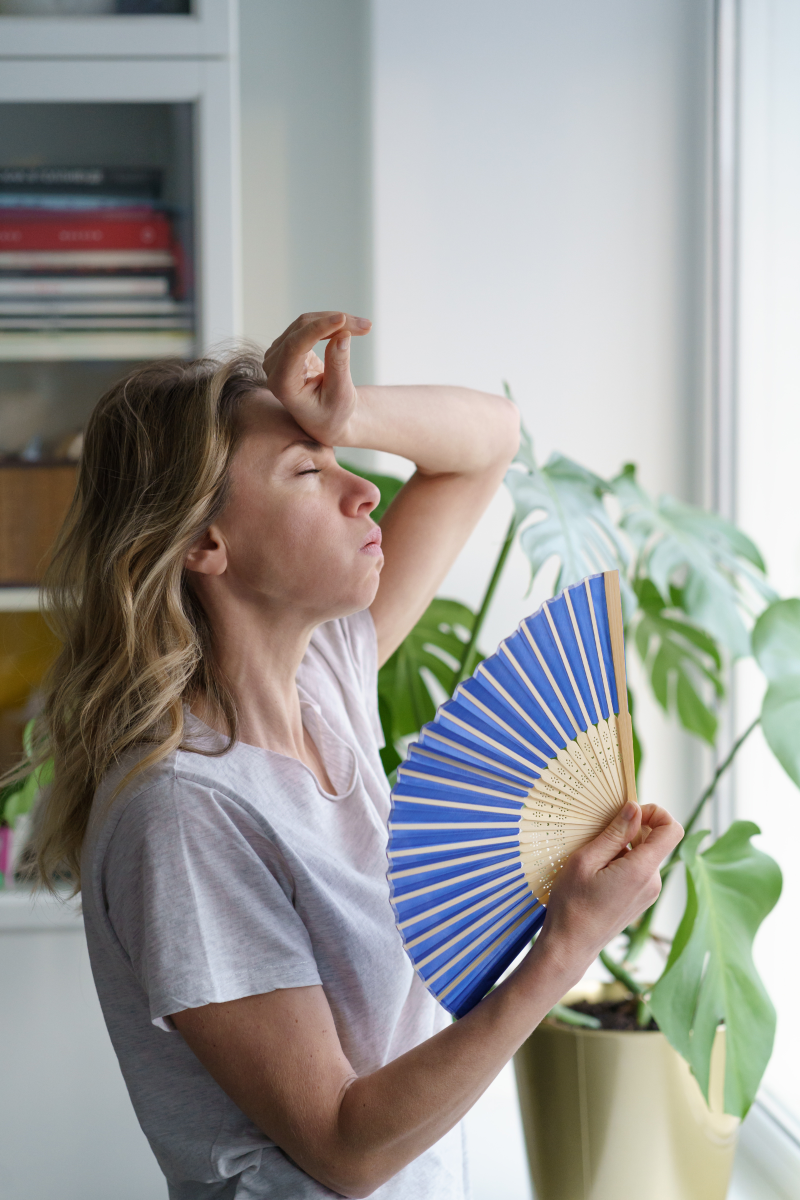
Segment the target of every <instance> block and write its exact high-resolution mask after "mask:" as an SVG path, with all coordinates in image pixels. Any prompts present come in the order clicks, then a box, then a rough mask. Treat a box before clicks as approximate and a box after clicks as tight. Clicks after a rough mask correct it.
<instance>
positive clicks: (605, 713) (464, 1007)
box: [388, 571, 636, 1017]
mask: <svg viewBox="0 0 800 1200" xmlns="http://www.w3.org/2000/svg"><path fill="white" fill-rule="evenodd" d="M628 798H631V799H634V800H635V799H636V785H635V780H634V771H633V738H632V732H631V722H630V715H629V713H628V703H627V687H626V683H625V653H624V644H623V637H622V610H621V607H620V592H619V574H618V572H617V571H607V572H606V573H605V574H603V575H592V576H590V577H589V578H588V579H584V580H582V581H581V582H580V583H577V584H575V585H574V586H573V587H569V588H565V589H564V591H563V592H561V593H560V595H558V596H557V597H556V598H555V599H553V600H549V601H548V602H547V603H546V604H543V605H542V607H541V608H540V609H539V610H538V612H536V613H534V615H533V616H532V617H528V618H527V619H526V620H524V621H523V622H522V624H521V625H520V627H519V629H518V630H517V631H516V633H513V634H512V635H511V637H509V638H506V640H505V641H503V642H501V643H500V646H499V647H498V649H497V651H496V653H495V654H493V655H491V657H489V658H487V659H485V660H484V661H483V662H482V663H481V664H480V666H479V667H478V668H477V670H476V671H475V673H474V675H473V676H472V678H471V679H467V680H465V682H464V683H462V684H459V686H458V688H457V689H456V692H455V695H454V696H453V698H452V699H451V700H448V701H446V703H444V704H442V705H441V707H440V708H439V711H438V712H437V714H436V717H435V719H434V720H433V721H431V722H430V723H429V724H428V725H425V726H424V728H423V729H422V730H421V732H420V735H419V741H417V742H415V743H414V744H413V745H412V746H410V747H409V750H408V757H407V758H406V760H405V762H404V763H403V764H402V766H401V767H399V768H398V771H397V783H396V786H395V788H394V790H393V792H392V811H391V816H390V821H389V848H388V854H389V874H388V878H389V885H390V889H391V898H392V905H393V907H394V911H395V915H396V917H397V927H398V929H399V930H400V934H401V936H402V938H403V944H404V946H405V948H406V951H407V952H408V955H409V957H410V958H411V961H412V963H413V964H414V969H415V970H416V972H417V974H418V975H420V976H421V978H422V979H423V981H424V982H425V984H426V986H427V987H428V989H429V990H430V991H431V992H432V993H433V995H434V996H435V997H436V999H437V1000H438V1001H439V1002H440V1003H441V1004H442V1005H443V1006H444V1007H445V1008H446V1009H447V1011H448V1012H450V1013H453V1014H454V1015H455V1016H457V1017H460V1016H463V1015H464V1013H466V1012H468V1011H469V1010H470V1009H471V1008H472V1007H473V1006H474V1005H475V1004H477V1003H478V1001H479V1000H480V999H482V997H483V996H485V995H486V993H487V992H488V991H489V989H490V988H491V987H492V985H493V984H494V983H495V982H496V981H497V979H498V978H499V977H500V975H501V974H502V973H503V971H504V970H505V969H506V967H507V966H508V965H509V964H510V963H511V962H512V961H513V960H514V958H516V956H517V954H519V952H520V951H521V950H522V948H523V947H524V945H525V944H526V942H529V941H530V940H531V938H532V936H533V934H534V933H535V932H536V931H537V929H539V927H540V926H541V924H542V922H543V921H544V917H545V904H546V903H547V900H548V898H549V895H550V889H551V887H552V885H553V883H554V881H555V878H556V876H557V874H558V872H559V870H560V869H561V868H562V867H563V866H564V863H565V862H566V861H567V859H568V858H569V856H570V854H572V853H573V851H575V850H577V849H578V848H579V847H580V846H584V845H585V844H586V843H587V842H589V841H591V839H592V838H594V837H596V835H597V834H598V833H599V832H600V831H601V830H602V829H604V828H605V826H606V825H607V824H608V822H609V821H610V820H611V818H612V817H613V816H614V814H615V813H616V812H617V811H618V810H619V809H620V808H621V807H622V805H623V804H624V803H625V801H626V800H627V799H628Z"/></svg>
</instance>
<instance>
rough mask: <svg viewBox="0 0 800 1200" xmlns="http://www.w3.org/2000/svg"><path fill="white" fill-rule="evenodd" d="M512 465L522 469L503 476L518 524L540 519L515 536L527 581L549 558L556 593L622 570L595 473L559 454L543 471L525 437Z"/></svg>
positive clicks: (620, 549)
mask: <svg viewBox="0 0 800 1200" xmlns="http://www.w3.org/2000/svg"><path fill="white" fill-rule="evenodd" d="M516 461H517V462H518V463H520V464H521V465H523V466H524V467H525V468H526V470H524V471H519V470H516V469H515V468H514V467H512V468H511V470H510V471H509V472H508V474H507V475H506V486H507V487H508V490H509V491H510V492H511V496H512V499H513V501H514V508H515V512H516V517H517V522H518V524H521V523H522V522H523V521H526V520H527V519H528V517H531V516H537V517H539V519H538V520H536V521H534V522H533V523H532V524H530V525H527V526H526V528H525V529H523V531H522V534H521V535H520V545H521V546H522V549H523V550H524V551H525V553H526V555H527V556H528V558H529V560H530V564H531V581H532V582H533V581H534V580H535V579H536V576H537V575H538V573H539V571H540V570H541V569H542V567H543V566H544V564H545V563H546V562H547V561H548V560H549V559H551V558H554V557H555V558H557V559H558V560H559V568H558V577H557V579H556V583H555V590H556V591H559V590H560V589H561V588H563V587H568V586H569V585H570V584H572V583H576V582H577V581H578V580H579V579H583V578H584V576H586V575H594V574H595V573H596V572H598V571H605V570H610V569H613V568H614V567H620V568H622V569H624V568H625V566H626V563H627V555H626V551H625V547H624V545H623V543H622V540H621V539H620V537H619V535H618V533H617V531H616V529H615V527H614V524H613V522H612V520H611V519H610V517H609V515H608V513H607V512H606V510H605V507H604V505H603V495H604V494H605V493H606V492H607V491H608V485H607V484H606V483H604V481H603V480H602V479H601V478H600V476H599V475H595V474H593V472H591V471H587V470H586V468H585V467H581V466H579V465H578V463H575V462H572V460H571V459H569V458H565V457H564V456H563V455H562V454H553V455H551V456H550V458H549V459H548V461H547V462H546V463H545V465H544V466H543V467H537V466H536V463H535V462H534V459H533V451H532V449H531V445H530V439H529V438H528V437H527V435H526V436H525V439H524V440H523V443H522V446H521V449H520V453H519V454H518V456H517V459H516ZM624 586H625V585H624V579H623V587H624Z"/></svg>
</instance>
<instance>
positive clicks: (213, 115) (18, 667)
mask: <svg viewBox="0 0 800 1200" xmlns="http://www.w3.org/2000/svg"><path fill="white" fill-rule="evenodd" d="M132 7H136V0H0V47H2V49H1V50H0V55H2V60H3V61H2V71H0V495H3V496H4V497H5V496H7V495H8V494H9V491H8V489H9V487H10V486H11V482H12V481H10V476H11V475H13V474H14V471H13V470H12V471H11V472H9V471H8V470H6V468H8V467H12V468H17V470H16V474H17V476H20V477H21V476H22V475H24V474H25V472H22V471H20V470H19V469H18V468H19V467H21V466H24V465H27V464H30V463H31V462H33V465H35V466H40V467H41V468H42V470H41V471H40V472H39V473H38V475H39V477H41V478H42V479H45V477H46V476H47V472H48V470H49V468H50V466H51V465H52V466H53V467H55V468H63V466H64V465H65V463H66V462H67V459H66V458H64V457H63V456H64V455H65V454H66V455H71V457H72V458H73V459H74V454H72V451H71V450H69V449H67V447H69V446H72V447H73V448H74V446H75V445H76V444H77V443H76V441H75V439H76V437H77V435H78V434H79V431H80V430H81V428H82V427H83V425H84V424H85V421H86V419H87V418H88V415H89V413H90V412H91V409H92V408H93V407H94V404H95V403H96V401H97V400H98V399H99V397H100V396H101V395H102V394H103V392H104V391H106V389H107V388H108V387H109V386H111V384H112V383H113V382H114V381H115V380H117V379H119V378H120V377H121V376H122V375H124V374H125V373H126V372H127V371H128V370H130V369H131V368H132V367H133V366H135V365H136V363H138V362H143V361H148V360H151V359H154V358H157V357H162V356H170V357H171V356H178V357H194V356H195V355H196V354H200V353H203V352H204V351H205V350H207V349H210V348H212V347H215V346H218V345H221V344H224V343H226V342H227V341H229V340H230V339H232V338H235V337H236V336H238V335H239V333H240V291H241V288H240V259H241V254H240V244H239V223H240V199H239V158H238V155H239V149H238V147H239V133H238V65H237V54H236V45H237V42H236V38H237V23H236V17H237V4H236V0H187V2H186V3H184V4H181V3H180V0H174V2H173V3H171V4H170V3H164V4H162V6H161V7H163V8H170V7H171V8H172V9H173V10H175V9H180V8H185V9H186V10H187V11H185V12H175V11H173V12H172V13H167V14H163V15H132V14H131V13H130V12H124V11H122V12H120V11H115V10H124V9H126V8H127V9H129V10H130V9H131V8H132ZM140 7H143V5H141V4H140ZM151 7H152V4H151ZM156 7H157V5H156ZM70 8H71V9H72V14H73V15H68V14H67V10H68V9H70ZM48 10H49V11H48ZM91 10H94V11H91ZM55 11H58V12H59V15H54V12H55ZM76 168H82V169H89V168H91V169H97V170H99V171H100V172H103V171H105V172H106V175H105V176H104V178H103V180H101V181H100V182H99V183H97V185H96V187H95V185H93V184H92V183H91V180H89V181H88V182H87V179H86V178H84V179H83V181H82V182H80V181H79V182H78V183H75V181H74V179H73V180H72V182H70V179H68V178H67V176H68V175H69V172H70V171H71V170H72V171H74V169H76ZM7 170H15V171H17V172H20V174H19V179H18V181H17V182H14V179H13V178H12V179H11V182H9V178H11V177H8V178H6V177H4V175H3V172H4V171H7ZM26 172H27V174H26ZM54 172H56V173H57V172H61V173H62V174H61V175H60V176H58V180H57V186H56V185H55V184H52V180H53V178H55V176H54V174H53V173H54ZM64 172H66V173H67V175H64V174H63V173H64ZM114 172H116V173H117V175H119V173H120V172H122V173H123V174H124V173H125V172H128V176H127V178H128V180H129V181H130V179H134V181H135V180H137V179H138V184H137V187H138V190H136V188H134V189H133V191H132V192H131V194H130V196H128V195H127V194H126V193H125V191H124V188H122V187H121V185H120V186H119V187H117V186H116V184H115V182H114V180H115V179H117V183H118V182H119V180H118V178H117V176H115V175H114ZM131 172H133V174H132V175H131V174H130V173H131ZM37 173H38V174H37ZM137 173H138V174H137ZM148 173H149V174H148ZM45 176H46V177H47V178H45ZM15 178H16V177H15ZM48 179H49V180H50V183H48V182H47V180H48ZM65 179H66V183H65V182H64V181H65ZM148 179H149V180H150V181H151V183H152V187H151V190H150V192H148V190H147V188H148V186H150V185H149V184H148V182H147V181H148ZM12 185H13V186H12ZM92 187H94V188H95V190H94V191H92ZM115 187H116V192H115ZM48 188H49V191H48ZM37 189H38V192H37ZM17 193H19V196H21V197H22V200H23V203H22V204H21V205H20V204H19V203H18V198H19V197H18V194H17ZM34 193H36V194H37V195H38V196H39V197H40V199H39V200H37V201H36V203H34V202H33V201H32V200H31V196H32V195H33V194H34ZM68 193H69V196H68ZM112 193H114V196H116V197H117V198H116V199H113V197H112V199H113V203H112V202H111V200H110V199H109V197H110V196H111V194H112ZM42 196H44V197H46V199H45V200H42V199H41V197H42ZM76 196H77V197H78V198H77V199H76V198H75V197H76ZM97 196H100V197H101V198H102V204H100V202H99V201H98V202H97V203H95V202H94V201H93V202H92V203H89V199H87V197H89V198H91V197H97ZM119 196H123V198H124V201H125V202H124V203H123V202H122V200H120V199H119ZM54 197H55V198H56V199H54ZM69 197H71V199H69ZM67 201H68V202H67ZM129 201H130V203H129ZM103 204H104V205H106V208H104V209H103V211H102V212H101V211H100V209H101V208H103ZM37 205H38V209H37ZM48 206H49V207H48ZM34 210H36V211H34ZM112 210H113V211H112ZM43 214H44V215H43ZM115 222H116V223H115ZM125 223H127V224H125ZM123 225H125V228H123ZM112 227H113V228H112ZM109 231H111V233H112V234H113V238H116V241H114V240H113V238H112V241H111V243H108V241H107V236H106V235H107V234H109ZM48 238H50V241H48ZM126 238H127V239H128V240H127V241H126V240H125V239H126ZM131 238H134V239H135V238H138V239H139V240H138V241H133V242H132V241H131V240H130V239H131ZM103 239H106V240H103ZM109 245H110V249H109ZM134 246H135V248H136V249H135V252H134V260H131V259H130V258H129V259H128V260H125V255H126V254H127V255H130V253H131V248H132V247H134ZM67 251H68V252H69V253H70V254H72V258H71V259H69V260H68V259H67V258H66V257H65V252H67ZM28 252H30V254H32V255H33V258H31V259H25V258H24V255H25V254H26V253H28ZM15 254H16V255H17V257H14V255H15ZM48 254H49V255H51V258H49V259H48V258H47V257H46V256H47V255H48ZM102 254H105V255H106V258H105V259H103V258H102ZM148 254H149V255H150V258H149V259H148V258H147V255H148ZM9 255H11V257H10V258H9V257H8V256H9ZM86 255H88V256H89V257H85V256H86ZM98 255H100V256H101V257H98ZM109 255H110V256H111V257H109ZM120 255H122V258H121V257H120ZM4 256H5V257H4ZM36 256H38V258H37V257H36ZM43 256H44V257H43ZM81 256H84V257H81ZM114 256H116V257H114ZM28 475H29V476H30V479H31V486H32V487H34V481H35V478H36V477H37V472H35V471H31V472H28ZM45 484H46V487H45V490H46V491H47V490H48V489H49V491H48V495H49V496H50V499H49V500H45V499H42V496H41V495H39V494H38V493H36V494H35V491H34V492H31V503H30V505H28V504H27V503H26V499H25V495H24V494H23V495H22V498H21V499H19V497H18V496H17V499H15V505H16V509H15V512H18V513H19V514H20V516H19V521H20V522H25V521H28V522H31V523H32V526H31V538H30V541H31V543H33V542H36V535H37V532H38V534H39V535H41V533H42V530H43V529H44V525H41V524H40V525H38V526H37V525H36V523H37V522H42V521H44V522H50V521H51V520H52V519H53V499H52V496H53V494H54V493H53V484H52V480H51V481H50V482H48V481H47V480H46V479H45ZM15 486H16V485H15ZM37 486H38V485H37ZM60 486H62V491H63V483H62V485H60ZM4 489H5V490H4ZM34 501H35V502H34ZM59 504H61V505H62V506H65V501H64V499H63V497H62V499H61V500H59ZM4 507H5V510H6V515H5V518H3V514H2V513H0V542H3V543H4V544H3V545H0V568H2V566H3V563H5V564H6V565H5V567H4V568H3V570H4V571H5V573H4V574H3V572H2V570H0V575H2V578H0V760H2V761H0V766H3V765H5V764H7V762H8V757H9V754H10V753H11V751H12V748H13V746H14V745H16V743H17V741H18V739H19V736H20V731H21V728H22V725H23V724H24V722H25V720H27V719H28V717H29V716H30V715H31V714H30V708H31V703H32V702H33V701H32V700H31V699H30V696H29V698H28V699H25V698H24V697H22V695H21V692H20V688H19V686H18V683H19V680H20V678H21V677H22V676H25V677H26V678H28V676H29V679H28V682H29V684H30V693H31V695H32V694H33V693H34V692H35V688H36V686H37V684H38V681H39V679H40V678H41V671H42V663H43V662H44V659H45V658H46V655H47V654H48V653H52V650H51V646H52V643H51V642H50V641H48V640H47V639H48V638H50V637H51V636H52V635H50V634H49V633H48V631H47V630H46V628H45V625H44V621H43V619H42V617H41V615H40V613H39V590H38V586H37V583H38V577H39V570H38V567H34V568H32V567H31V565H30V564H31V562H33V561H34V560H35V561H36V562H37V563H38V562H40V561H42V559H40V550H41V547H39V546H38V543H37V549H36V551H35V553H33V552H31V553H29V554H28V563H27V565H26V566H25V569H24V570H22V568H18V569H16V570H15V568H14V557H13V554H12V553H11V552H10V551H9V546H10V545H11V542H13V541H14V530H13V528H11V531H10V532H9V528H10V526H13V524H14V521H16V520H17V518H16V516H14V517H13V519H12V518H9V515H8V514H9V505H8V503H7V502H6V501H4ZM36 514H42V515H41V516H38V515H36ZM4 519H5V526H6V529H5V532H3V528H4V526H3V521H4ZM48 528H49V526H48ZM49 536H50V535H49V533H48V534H47V537H48V538H49ZM16 540H17V543H18V544H19V545H21V546H23V548H24V543H25V537H22V538H20V537H17V539H16ZM40 540H41V538H40ZM29 549H30V547H29ZM23 558H24V554H22V553H21V555H20V556H18V558H17V560H16V561H17V562H18V563H19V562H21V561H22V559H23ZM9 563H11V565H10V566H9V565H8V564H9ZM26 672H27V675H26ZM4 696H5V700H4V699H3V697H4Z"/></svg>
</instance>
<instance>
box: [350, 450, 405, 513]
mask: <svg viewBox="0 0 800 1200" xmlns="http://www.w3.org/2000/svg"><path fill="white" fill-rule="evenodd" d="M341 465H342V466H343V467H344V468H345V470H346V471H352V473H353V474H354V475H360V476H361V478H362V479H368V480H369V481H370V483H374V484H375V486H376V488H377V489H378V491H379V492H380V494H381V498H380V500H379V501H378V506H377V508H374V509H373V510H372V513H371V514H370V516H371V517H372V519H373V521H380V519H381V517H382V516H383V514H384V513H385V512H386V510H387V508H388V507H389V505H390V504H391V503H392V501H393V500H394V498H395V496H396V495H397V493H398V492H399V491H400V488H401V487H402V486H403V480H402V479H397V478H396V476H394V475H378V474H377V473H376V472H375V471H365V470H364V469H363V467H354V466H353V464H352V463H349V462H344V460H343V461H342V463H341Z"/></svg>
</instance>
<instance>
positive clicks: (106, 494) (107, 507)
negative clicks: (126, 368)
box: [26, 351, 266, 891]
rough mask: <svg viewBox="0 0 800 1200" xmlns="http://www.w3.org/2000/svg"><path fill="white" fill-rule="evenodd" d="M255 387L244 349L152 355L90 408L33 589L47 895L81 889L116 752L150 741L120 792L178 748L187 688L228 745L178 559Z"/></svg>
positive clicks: (195, 531) (215, 510)
mask: <svg viewBox="0 0 800 1200" xmlns="http://www.w3.org/2000/svg"><path fill="white" fill-rule="evenodd" d="M265 384H266V379H265V376H264V373H263V370H262V367H261V362H260V357H259V356H258V355H257V354H256V352H255V351H253V352H252V353H251V352H243V353H236V354H231V355H229V356H228V357H226V358H222V359H219V358H218V359H214V358H203V359H199V360H197V361H196V362H191V363H185V362H177V361H164V362H158V363H153V364H150V365H148V366H144V367H140V368H139V369H138V370H136V371H134V372H133V373H132V374H130V375H129V376H128V377H127V378H126V379H123V380H122V381H121V382H120V383H118V384H116V385H115V386H114V387H112V388H111V389H110V391H108V392H106V394H105V395H104V396H103V397H102V399H101V400H100V401H99V402H98V404H97V407H96V408H95V410H94V412H93V413H92V416H91V418H90V420H89V423H88V425H87V428H86V434H85V440H84V449H83V456H82V459H81V464H80V469H79V472H78V481H77V488H76V492H75V498H74V500H73V502H72V506H71V508H70V511H69V513H68V515H67V517H66V520H65V522H64V525H63V527H62V529H61V532H60V534H59V537H58V540H57V542H56V545H55V549H54V552H53V556H52V560H51V564H50V566H49V568H48V571H47V573H46V576H45V580H44V598H45V612H46V615H47V619H48V621H49V623H50V624H51V625H52V627H53V629H54V631H55V633H56V634H57V636H58V638H59V640H60V641H61V643H62V647H63V648H62V650H61V652H60V654H59V656H58V658H57V659H56V662H55V664H54V665H53V667H52V669H51V671H50V673H49V675H48V677H47V680H46V682H45V688H44V692H45V701H44V707H43V710H42V713H41V716H40V717H39V718H38V719H37V723H36V726H35V729H34V738H33V742H34V747H35V755H34V762H35V763H41V762H43V761H44V760H45V759H47V758H48V757H49V756H50V755H52V757H53V766H54V775H53V782H52V784H51V785H50V787H49V788H47V789H46V790H45V791H44V792H43V793H42V795H41V797H40V800H39V804H38V807H37V811H36V813H35V816H34V822H33V830H32V834H31V842H30V844H29V848H28V849H29V857H31V858H33V859H35V875H36V876H37V878H38V880H39V881H40V882H41V883H42V884H44V885H45V886H46V887H49V888H52V887H53V886H54V884H55V881H56V880H64V879H65V878H66V879H69V880H70V882H71V883H72V884H73V885H74V889H75V891H78V890H80V881H81V873H80V856H81V848H82V845H83V840H84V836H85V834H86V828H87V824H88V821H89V814H90V811H91V807H92V800H93V798H94V794H95V791H96V789H97V787H98V785H99V783H100V782H101V780H102V779H103V777H104V775H105V774H106V772H107V771H108V770H109V769H110V768H111V767H112V766H114V765H115V764H116V763H118V762H119V760H120V758H121V757H122V755H124V754H125V752H126V751H127V750H129V749H130V748H132V747H136V746H138V747H141V746H142V745H145V746H150V747H151V749H150V751H149V753H147V754H145V755H144V756H142V757H141V758H140V759H139V761H138V762H137V764H136V765H135V766H134V767H133V768H132V769H131V771H129V772H128V774H127V775H126V776H125V778H124V780H123V781H122V783H121V784H120V786H119V788H117V791H119V790H120V788H121V787H122V786H123V785H124V784H125V783H127V782H128V781H129V780H130V779H131V778H132V777H133V776H134V775H135V774H137V773H139V772H141V771H143V770H145V769H146V768H147V767H150V766H152V765H153V764H154V763H157V762H159V761H160V760H161V759H163V758H164V757H166V755H168V754H169V753H171V751H173V750H174V749H176V748H177V747H179V746H181V745H183V744H184V733H185V731H184V706H185V705H186V704H191V703H192V701H193V699H194V698H195V697H197V696H199V695H203V696H204V697H205V698H206V700H207V702H209V703H210V704H211V706H212V708H213V709H214V710H215V711H216V712H217V713H218V714H219V717H220V718H221V720H222V721H223V723H224V725H225V727H227V729H228V732H229V734H230V738H231V740H233V739H234V738H235V736H236V730H237V720H236V709H235V706H234V703H233V698H232V696H231V694H230V692H229V690H228V688H227V687H226V685H225V681H224V679H222V678H221V676H220V674H219V672H218V670H217V668H216V666H215V663H214V657H213V654H212V653H211V631H210V629H209V626H208V623H207V620H206V617H205V614H204V612H203V609H202V608H201V606H200V604H199V603H198V601H197V599H196V597H195V596H194V594H193V592H192V589H191V587H190V585H189V582H188V580H187V573H186V571H185V569H184V559H185V556H186V552H187V550H188V549H189V547H190V546H191V545H192V543H193V542H194V541H196V539H197V538H198V537H200V536H201V535H202V533H203V531H204V530H205V529H207V528H208V526H209V525H211V524H212V523H213V522H214V521H215V520H216V519H217V517H218V516H219V515H220V513H221V512H222V510H223V509H224V507H225V504H226V502H227V496H228V487H229V483H228V481H229V467H230V463H231V459H232V456H233V453H234V451H235V449H236V444H237V437H238V428H239V422H238V420H237V415H238V410H239V408H240V405H241V401H242V399H243V398H244V397H245V396H246V395H247V394H248V393H250V392H253V391H254V390H255V389H257V388H259V387H263V386H265ZM229 744H230V743H229ZM26 769H27V770H30V764H28V765H27V768H26Z"/></svg>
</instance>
